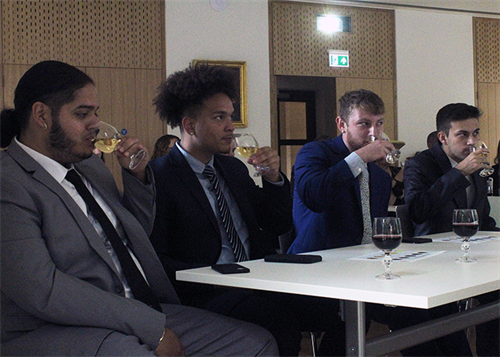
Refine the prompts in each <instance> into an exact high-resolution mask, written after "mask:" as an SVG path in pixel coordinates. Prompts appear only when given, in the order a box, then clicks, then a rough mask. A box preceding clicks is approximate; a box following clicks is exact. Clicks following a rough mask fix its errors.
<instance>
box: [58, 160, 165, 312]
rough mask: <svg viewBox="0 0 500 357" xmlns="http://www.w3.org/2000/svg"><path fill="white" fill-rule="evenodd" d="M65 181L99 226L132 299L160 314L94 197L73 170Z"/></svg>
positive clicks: (127, 253)
mask: <svg viewBox="0 0 500 357" xmlns="http://www.w3.org/2000/svg"><path fill="white" fill-rule="evenodd" d="M66 180H68V181H69V182H71V183H72V184H73V185H74V186H75V188H76V190H77V191H78V193H79V194H80V196H81V197H82V198H83V200H84V201H85V203H86V204H87V207H88V209H89V210H90V212H92V216H94V218H95V219H96V220H97V221H98V222H99V224H100V225H101V227H102V229H103V231H104V233H105V234H106V237H107V238H108V240H109V242H110V243H111V246H112V247H113V250H114V251H115V253H116V255H117V257H118V260H119V261H120V265H121V267H122V270H123V274H124V275H125V279H127V283H128V285H129V286H130V290H132V294H133V295H134V298H135V299H137V300H139V301H142V302H143V303H145V304H146V305H148V306H151V307H152V308H154V309H156V310H158V311H160V312H161V311H162V310H161V307H160V304H159V303H158V299H157V297H156V296H155V295H154V293H153V292H152V291H151V289H150V287H149V285H148V283H147V282H146V280H145V279H144V277H143V276H142V274H141V272H140V271H139V268H137V265H136V264H135V263H134V261H133V260H132V257H131V256H130V253H129V252H128V249H127V247H126V246H125V244H124V243H123V241H122V239H121V238H120V236H119V235H118V233H117V232H116V229H115V227H114V226H113V224H112V223H111V221H110V220H109V218H108V216H106V213H104V211H103V210H102V208H101V206H99V204H98V203H97V201H96V200H95V198H94V196H92V194H91V193H90V191H89V190H88V188H87V186H85V184H84V183H83V180H82V178H81V177H80V175H79V174H78V173H77V172H76V171H75V170H69V171H68V173H67V174H66Z"/></svg>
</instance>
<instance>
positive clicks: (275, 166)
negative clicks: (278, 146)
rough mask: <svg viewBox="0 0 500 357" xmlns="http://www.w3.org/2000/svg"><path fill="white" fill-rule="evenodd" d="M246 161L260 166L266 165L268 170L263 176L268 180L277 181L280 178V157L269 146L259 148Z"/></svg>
mask: <svg viewBox="0 0 500 357" xmlns="http://www.w3.org/2000/svg"><path fill="white" fill-rule="evenodd" d="M248 163H249V164H251V165H259V166H262V167H264V166H268V167H269V171H268V172H267V173H266V174H265V175H263V177H265V178H266V180H268V181H270V182H278V181H279V180H280V179H281V177H280V174H279V171H280V157H279V156H278V152H277V151H276V150H274V149H272V148H270V147H269V146H264V147H262V148H259V150H257V152H256V153H255V154H253V155H252V157H251V158H249V159H248Z"/></svg>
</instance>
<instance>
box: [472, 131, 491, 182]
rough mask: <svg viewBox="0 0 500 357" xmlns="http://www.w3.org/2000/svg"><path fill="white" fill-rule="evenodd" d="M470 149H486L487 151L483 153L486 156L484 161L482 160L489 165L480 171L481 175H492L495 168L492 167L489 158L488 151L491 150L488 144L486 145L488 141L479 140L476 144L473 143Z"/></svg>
mask: <svg viewBox="0 0 500 357" xmlns="http://www.w3.org/2000/svg"><path fill="white" fill-rule="evenodd" d="M470 149H471V151H472V152H474V151H476V150H477V149H483V150H485V151H486V152H485V153H483V154H481V156H482V157H483V158H484V162H482V164H485V165H488V167H486V168H484V169H482V170H481V171H480V172H479V176H481V177H488V176H490V175H492V174H493V172H494V170H493V167H491V165H490V162H489V160H488V154H487V153H488V152H489V151H488V146H487V145H486V143H485V142H484V141H481V140H479V141H478V142H477V143H476V144H475V145H471V146H470Z"/></svg>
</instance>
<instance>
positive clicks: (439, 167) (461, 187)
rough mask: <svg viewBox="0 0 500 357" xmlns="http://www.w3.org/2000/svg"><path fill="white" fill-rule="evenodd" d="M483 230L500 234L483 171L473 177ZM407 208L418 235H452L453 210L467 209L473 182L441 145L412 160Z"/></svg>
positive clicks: (407, 175) (406, 180) (406, 175)
mask: <svg viewBox="0 0 500 357" xmlns="http://www.w3.org/2000/svg"><path fill="white" fill-rule="evenodd" d="M472 181H473V183H474V185H475V189H476V190H475V191H476V194H475V198H474V202H472V207H473V208H475V209H477V213H478V216H479V229H480V230H485V231H491V230H498V228H496V227H495V220H494V219H493V218H491V217H490V215H489V214H490V204H489V202H488V198H487V186H486V178H484V177H481V176H479V171H476V172H474V173H473V174H472ZM404 185H405V204H406V206H407V207H408V212H409V214H410V218H411V219H412V220H413V222H415V224H416V227H415V235H416V236H421V235H425V234H433V233H442V232H450V231H452V230H453V224H452V217H453V210H454V209H457V208H467V196H466V190H465V189H466V188H467V187H468V186H469V185H470V183H469V180H467V178H466V177H465V176H464V175H463V174H462V173H460V171H458V170H457V169H452V168H451V163H450V160H449V159H448V156H447V155H446V153H445V152H444V151H443V149H442V147H441V144H440V143H438V144H436V145H434V146H433V147H431V148H430V149H428V150H425V151H422V152H421V153H419V154H418V155H417V156H415V157H413V158H412V159H410V160H408V162H407V163H406V165H405V171H404Z"/></svg>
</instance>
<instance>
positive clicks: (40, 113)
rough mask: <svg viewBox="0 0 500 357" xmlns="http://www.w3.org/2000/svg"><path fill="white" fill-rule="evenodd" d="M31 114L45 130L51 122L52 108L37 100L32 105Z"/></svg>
mask: <svg viewBox="0 0 500 357" xmlns="http://www.w3.org/2000/svg"><path fill="white" fill-rule="evenodd" d="M31 114H32V117H33V119H34V121H35V123H36V124H37V125H38V126H40V127H42V128H43V129H44V130H45V129H47V127H48V126H49V125H50V124H51V115H50V114H51V110H50V108H49V107H48V106H47V104H45V103H42V102H35V103H33V105H32V106H31Z"/></svg>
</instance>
